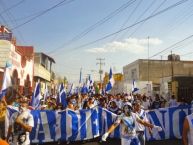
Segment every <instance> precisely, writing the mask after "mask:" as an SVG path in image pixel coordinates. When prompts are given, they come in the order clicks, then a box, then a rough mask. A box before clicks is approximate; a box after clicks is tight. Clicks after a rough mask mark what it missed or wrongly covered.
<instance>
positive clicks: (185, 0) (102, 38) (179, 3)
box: [73, 0, 188, 50]
mask: <svg viewBox="0 0 193 145" xmlns="http://www.w3.org/2000/svg"><path fill="white" fill-rule="evenodd" d="M187 1H188V0H181V1H179V2H177V3H175V4H173V5H171V6H169V7H167V8H165V9H163V10H161V11H159V12H157V13H155V14H153V15H151V16H149V17H146V18H145V19H143V20H141V21H139V22H136V23H134V24H132V25H130V26H128V27H125V28H123V29H121V30H119V31H116V32H114V33H111V34H108V35H106V36H104V37H101V38H99V39H96V40H94V41H91V42H88V43H86V44H83V45H80V46H78V47H74V48H73V50H76V49H79V48H82V47H85V46H89V45H91V44H94V43H96V42H99V41H101V40H104V39H106V38H108V37H111V36H113V35H115V34H118V33H120V32H122V31H125V30H127V29H129V28H132V27H134V26H136V25H138V24H140V23H142V22H144V21H147V20H149V19H151V18H153V17H155V16H158V15H160V14H162V13H164V12H166V11H168V10H170V9H172V8H175V7H177V6H179V5H181V4H183V3H185V2H187Z"/></svg>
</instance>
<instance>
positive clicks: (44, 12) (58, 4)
mask: <svg viewBox="0 0 193 145" xmlns="http://www.w3.org/2000/svg"><path fill="white" fill-rule="evenodd" d="M66 1H68V0H63V1H61V2H59V3H57V4H56V5H54V6H52V7H50V8H48V9H46V10H44V11H43V12H41V13H40V14H38V15H37V16H34V17H32V18H31V19H29V20H27V21H26V22H24V23H22V24H19V25H17V26H15V27H13V28H12V29H11V30H15V29H17V28H19V27H21V26H23V25H25V24H28V23H30V22H31V21H33V20H35V19H37V18H39V17H40V16H42V15H44V14H46V13H47V12H49V11H51V10H53V9H55V8H57V7H58V6H60V5H62V4H63V3H64V2H66ZM71 1H74V0H71ZM71 1H70V2H71ZM70 2H67V3H65V4H68V3H70Z"/></svg>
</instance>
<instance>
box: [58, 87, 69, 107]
mask: <svg viewBox="0 0 193 145" xmlns="http://www.w3.org/2000/svg"><path fill="white" fill-rule="evenodd" d="M57 103H62V105H63V106H64V107H67V100H66V91H65V89H64V84H63V83H61V84H60V87H59V96H58V98H57Z"/></svg>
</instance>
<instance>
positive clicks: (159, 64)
mask: <svg viewBox="0 0 193 145" xmlns="http://www.w3.org/2000/svg"><path fill="white" fill-rule="evenodd" d="M148 65H149V67H148ZM148 68H149V71H148ZM172 69H173V76H193V61H172V62H171V61H168V60H149V62H148V60H143V59H139V60H137V61H135V62H133V63H131V64H129V65H127V66H125V67H123V74H124V81H125V82H128V81H129V82H130V81H132V80H133V79H135V80H140V81H148V76H149V81H152V83H153V84H160V79H161V78H163V77H171V76H172Z"/></svg>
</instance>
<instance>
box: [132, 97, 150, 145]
mask: <svg viewBox="0 0 193 145" xmlns="http://www.w3.org/2000/svg"><path fill="white" fill-rule="evenodd" d="M133 108H134V112H135V113H136V114H137V115H138V117H139V118H140V119H141V120H143V121H146V122H149V121H148V119H147V114H146V112H145V110H143V109H141V102H140V101H139V100H136V101H135V102H134V103H133ZM148 129H149V131H151V130H150V128H148ZM144 131H145V126H144V125H143V124H140V123H138V122H136V132H137V135H138V139H139V141H140V145H145V132H144Z"/></svg>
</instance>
